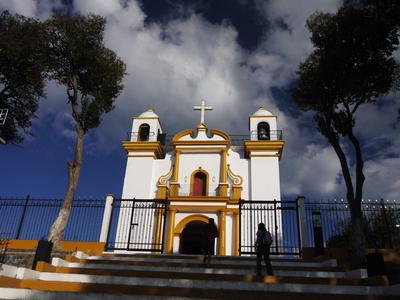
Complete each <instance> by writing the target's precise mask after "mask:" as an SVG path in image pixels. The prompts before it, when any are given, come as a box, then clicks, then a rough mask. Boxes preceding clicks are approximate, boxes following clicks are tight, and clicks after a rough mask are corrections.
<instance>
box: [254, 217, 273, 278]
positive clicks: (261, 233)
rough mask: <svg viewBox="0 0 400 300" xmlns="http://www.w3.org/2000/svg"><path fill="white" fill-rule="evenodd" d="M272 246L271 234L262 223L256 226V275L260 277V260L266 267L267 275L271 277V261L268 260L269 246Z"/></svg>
mask: <svg viewBox="0 0 400 300" xmlns="http://www.w3.org/2000/svg"><path fill="white" fill-rule="evenodd" d="M271 244H272V236H271V233H270V232H269V231H268V230H267V229H266V228H265V224H264V223H260V224H258V231H257V234H256V244H255V248H256V252H257V275H258V276H261V259H262V258H264V262H265V264H266V266H267V274H268V275H273V272H272V265H271V260H270V259H269V251H270V246H271Z"/></svg>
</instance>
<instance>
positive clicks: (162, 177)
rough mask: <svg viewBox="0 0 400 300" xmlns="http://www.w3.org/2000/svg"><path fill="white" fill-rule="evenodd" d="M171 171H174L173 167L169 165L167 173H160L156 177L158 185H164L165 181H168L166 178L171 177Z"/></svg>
mask: <svg viewBox="0 0 400 300" xmlns="http://www.w3.org/2000/svg"><path fill="white" fill-rule="evenodd" d="M173 171H174V167H173V166H171V168H170V169H169V171H168V173H167V174H165V175H161V176H160V177H159V178H158V181H157V182H158V185H166V184H167V182H168V180H170V179H171V177H172V174H173Z"/></svg>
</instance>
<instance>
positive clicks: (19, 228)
mask: <svg viewBox="0 0 400 300" xmlns="http://www.w3.org/2000/svg"><path fill="white" fill-rule="evenodd" d="M29 198H30V196H29V195H27V196H26V199H25V203H24V208H23V209H22V215H21V219H20V220H19V225H18V230H17V234H16V236H15V239H16V240H19V237H20V235H21V231H22V225H23V224H24V220H25V215H26V210H27V208H28V202H29Z"/></svg>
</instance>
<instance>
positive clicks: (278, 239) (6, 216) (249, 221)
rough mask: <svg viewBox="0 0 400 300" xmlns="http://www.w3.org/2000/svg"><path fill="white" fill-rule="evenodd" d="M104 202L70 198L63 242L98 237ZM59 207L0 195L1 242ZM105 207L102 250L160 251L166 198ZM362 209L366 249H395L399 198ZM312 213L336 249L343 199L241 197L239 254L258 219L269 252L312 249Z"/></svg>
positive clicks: (22, 235)
mask: <svg viewBox="0 0 400 300" xmlns="http://www.w3.org/2000/svg"><path fill="white" fill-rule="evenodd" d="M209 196H212V195H211V194H209ZM105 202H106V201H105V200H80V199H76V200H74V201H73V204H72V211H71V215H70V218H69V221H68V224H67V227H66V230H65V232H64V236H63V240H76V241H99V236H100V232H101V230H102V223H103V214H104V210H105ZM61 205H62V199H32V198H30V197H26V198H18V199H12V198H0V233H1V238H2V240H5V239H8V240H9V239H33V240H39V239H42V238H46V237H47V235H48V232H49V229H50V226H51V224H52V223H53V222H54V220H55V218H56V217H57V216H58V213H59V210H60V208H61ZM110 209H112V212H111V214H110V215H111V219H110V225H107V226H106V227H107V228H108V229H109V230H108V229H107V232H108V238H107V247H108V249H110V250H117V249H124V250H129V251H152V252H162V251H163V247H164V239H165V235H166V234H167V232H166V229H165V219H166V215H167V212H168V205H167V201H160V200H154V199H141V200H139V199H119V200H115V201H114V204H113V205H112V208H111V206H110ZM299 211H301V212H304V213H302V214H301V216H302V217H301V222H299ZM362 211H363V215H364V220H365V222H364V223H365V232H366V238H367V246H368V247H382V248H397V249H398V248H400V203H399V202H396V201H388V200H365V201H363V202H362ZM315 212H318V213H319V214H320V216H321V223H322V233H323V241H324V245H325V246H331V247H335V246H339V247H342V246H343V245H344V244H345V243H346V242H347V240H346V239H348V237H349V232H350V230H351V225H350V210H349V206H348V204H347V203H346V201H345V200H331V201H312V200H308V199H306V200H305V201H304V204H302V206H301V207H300V206H299V203H298V202H296V201H275V200H270V201H244V200H241V201H240V205H239V215H240V233H239V234H240V238H239V240H240V245H239V247H240V253H241V254H251V253H254V239H255V233H256V231H257V225H258V223H260V222H264V223H265V224H266V225H267V228H269V229H270V230H271V233H272V234H273V236H274V243H273V244H272V246H271V252H272V253H273V254H298V253H300V251H301V247H304V246H311V247H312V246H313V245H314V244H315V243H314V242H315V241H314V236H313V218H312V216H313V213H315ZM303 221H304V222H303ZM103 227H104V226H103ZM303 229H304V232H306V235H303V234H302V235H301V237H300V232H303ZM155 230H156V231H155ZM157 230H158V231H157ZM106 236H107V234H106ZM304 236H306V238H305V239H304ZM104 241H106V238H104ZM301 243H303V244H302V245H301Z"/></svg>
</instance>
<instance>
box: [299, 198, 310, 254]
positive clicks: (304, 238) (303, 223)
mask: <svg viewBox="0 0 400 300" xmlns="http://www.w3.org/2000/svg"><path fill="white" fill-rule="evenodd" d="M296 201H297V206H298V212H299V214H298V217H299V220H298V223H299V225H298V226H299V231H300V244H301V248H306V247H310V246H309V244H308V232H307V218H306V208H305V205H304V201H305V197H304V196H298V197H297V198H296ZM299 250H300V251H301V250H302V249H299Z"/></svg>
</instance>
